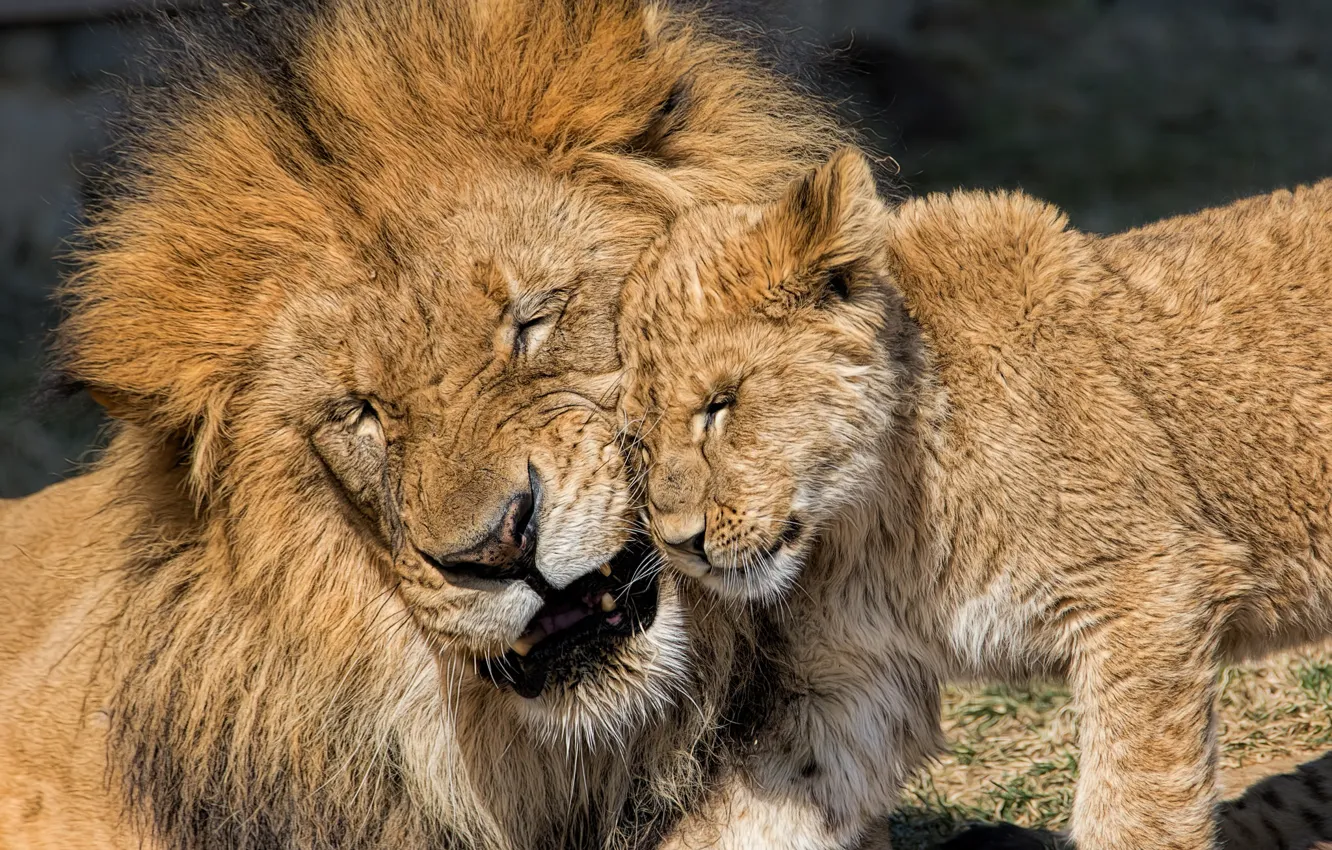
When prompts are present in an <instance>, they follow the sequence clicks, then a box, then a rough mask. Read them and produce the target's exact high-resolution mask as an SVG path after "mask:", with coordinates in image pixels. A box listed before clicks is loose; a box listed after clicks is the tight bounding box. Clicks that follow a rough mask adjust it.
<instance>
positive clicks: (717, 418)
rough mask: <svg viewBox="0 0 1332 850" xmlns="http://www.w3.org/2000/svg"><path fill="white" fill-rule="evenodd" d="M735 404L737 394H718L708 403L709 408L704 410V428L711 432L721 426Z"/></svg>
mask: <svg viewBox="0 0 1332 850" xmlns="http://www.w3.org/2000/svg"><path fill="white" fill-rule="evenodd" d="M734 404H735V393H731V392H725V393H717V394H716V395H714V396H713V397H712V400H711V401H709V402H708V406H707V407H706V408H704V409H703V416H704V419H703V428H704V430H708V431H711V430H712V429H714V428H718V427H720V426H721V424H722V421H723V420H724V419H725V418H726V414H727V412H728V411H729V410H730V409H731V406H732V405H734Z"/></svg>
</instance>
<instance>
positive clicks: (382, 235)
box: [60, 0, 837, 850]
mask: <svg viewBox="0 0 1332 850" xmlns="http://www.w3.org/2000/svg"><path fill="white" fill-rule="evenodd" d="M226 5H227V7H228V9H229V10H230V11H231V12H235V13H236V14H235V15H226V14H224V15H222V16H221V17H220V18H218V19H217V20H216V21H214V22H213V23H211V24H209V25H207V26H205V27H203V28H201V29H198V30H191V31H190V34H189V35H187V36H185V37H184V38H183V40H182V45H183V46H181V47H180V48H179V49H176V50H174V51H173V52H172V55H173V56H175V57H176V58H177V60H178V62H179V64H178V65H177V66H174V68H173V70H172V71H171V76H170V79H171V80H172V85H171V86H170V87H169V88H168V89H164V90H163V91H161V92H158V93H156V94H155V95H153V96H151V97H147V98H145V99H143V100H141V101H140V103H141V104H142V108H140V109H139V110H138V111H137V113H136V114H137V116H138V118H137V119H136V121H135V123H134V124H133V126H135V127H136V129H135V130H134V131H133V136H132V139H131V140H130V142H128V143H127V146H126V147H125V149H124V150H125V156H124V161H123V162H122V163H121V164H120V168H119V172H118V173H119V174H120V175H121V176H120V178H119V179H118V181H117V183H116V185H115V186H114V188H113V190H112V191H111V192H110V194H109V196H108V197H109V198H110V200H109V202H107V203H106V205H105V207H104V208H103V209H102V210H101V211H100V212H99V213H98V214H97V216H96V217H95V220H94V223H93V224H92V225H91V226H90V228H89V229H88V231H87V240H86V244H85V245H84V246H83V248H82V249H81V250H80V259H81V261H82V269H81V271H80V272H79V274H78V275H76V276H75V277H74V279H73V280H72V281H71V283H70V285H69V286H68V289H67V292H66V295H67V299H68V303H69V306H70V313H69V316H68V319H67V321H66V323H65V325H64V327H63V328H62V332H61V336H60V351H61V358H62V362H61V366H62V368H63V370H64V371H65V372H66V373H67V374H68V375H70V376H71V378H72V379H73V380H74V381H76V382H78V384H80V385H82V386H86V387H88V388H89V389H90V390H91V391H92V392H93V393H94V394H95V395H97V396H98V397H99V398H101V399H103V400H104V401H105V402H106V403H107V404H108V406H109V407H110V408H111V409H112V410H113V412H117V413H119V414H120V415H122V416H123V417H124V418H125V419H127V422H128V424H126V425H124V426H123V427H122V428H121V429H120V431H119V433H118V434H117V435H116V436H115V438H114V439H113V442H112V444H111V446H110V448H109V449H108V452H107V454H106V457H105V458H104V460H103V461H102V464H101V469H100V471H99V472H97V473H94V474H96V475H100V476H103V479H104V480H105V481H106V482H108V483H107V484H106V486H107V487H108V488H110V489H111V491H112V492H113V493H115V494H116V495H115V497H114V499H112V500H111V501H113V502H114V503H115V505H116V507H115V510H117V511H120V512H123V514H124V516H125V517H126V519H125V522H124V523H123V525H124V527H125V543H124V547H125V548H126V550H127V551H128V552H129V555H128V557H127V559H126V562H125V563H124V564H119V565H116V564H113V565H107V568H108V569H111V570H114V571H116V573H117V575H116V578H115V579H114V581H113V582H112V584H111V586H110V589H109V590H108V595H107V601H106V603H105V604H104V605H103V606H102V610H104V611H109V612H110V614H109V615H107V616H106V617H105V618H104V620H102V621H99V622H97V623H94V624H92V625H91V626H90V633H91V634H93V635H102V636H103V637H104V638H105V645H104V647H103V648H102V650H101V651H100V657H101V665H100V672H99V675H100V676H102V677H104V680H105V681H106V682H107V683H108V684H107V688H108V690H109V692H110V693H111V694H112V696H111V698H110V702H109V707H110V711H109V717H110V723H109V732H108V741H109V768H110V769H109V774H110V779H111V781H112V782H113V783H115V784H119V785H122V786H123V787H124V788H125V789H126V794H127V799H128V811H129V812H130V813H131V816H132V817H133V818H134V819H135V820H136V822H138V823H139V826H140V828H142V829H144V830H145V832H151V833H152V834H155V835H156V836H157V837H159V838H160V839H162V840H163V841H164V842H165V844H166V845H167V846H171V847H176V848H199V849H200V850H201V848H218V847H224V848H261V847H263V848H267V847H295V846H300V847H304V848H317V847H338V848H357V847H376V846H394V847H492V846H493V847H499V846H523V847H540V846H585V845H586V844H587V843H591V842H597V843H601V842H602V841H608V842H610V843H628V842H630V841H631V840H633V839H634V837H635V836H639V837H643V836H647V837H650V836H651V835H653V834H654V833H655V832H657V831H659V830H660V829H661V828H663V826H664V825H665V824H666V823H668V822H669V820H670V818H671V817H673V816H674V813H676V812H678V811H679V809H680V807H681V806H682V805H685V804H686V803H687V802H688V800H689V798H690V795H691V793H693V792H691V791H690V790H689V789H697V788H698V787H700V785H701V782H702V779H703V776H704V774H705V773H706V771H707V769H708V768H707V765H708V754H709V753H711V752H713V751H714V749H715V741H714V737H715V735H716V725H717V721H718V718H719V717H720V716H722V715H723V714H724V713H725V712H726V710H727V708H726V706H727V703H728V700H730V699H731V698H730V697H728V695H727V694H728V691H729V689H730V688H731V685H732V683H731V682H730V681H729V679H728V676H727V674H726V673H725V671H726V670H728V669H733V663H734V657H733V653H734V652H736V651H738V650H736V649H735V647H734V645H733V642H732V641H731V640H730V639H729V638H728V637H727V636H726V629H725V628H722V627H720V626H716V625H714V626H709V625H708V624H707V618H706V617H700V618H699V622H698V623H696V624H695V625H694V626H693V627H694V628H697V629H700V630H704V634H703V635H702V637H701V638H699V639H696V640H695V641H694V652H695V653H696V654H698V655H699V656H700V657H699V658H698V663H697V664H696V665H695V668H696V669H698V670H703V671H706V672H707V675H708V676H709V677H710V678H709V679H707V680H706V681H705V680H703V679H702V678H700V679H699V681H697V682H695V683H694V691H695V692H694V693H693V694H692V695H691V696H690V698H689V700H687V701H686V702H687V703H688V705H687V710H685V709H675V710H673V711H671V712H669V713H668V715H667V718H666V719H665V721H663V723H662V724H661V726H660V728H658V729H657V730H656V734H653V735H646V736H638V737H635V738H632V739H630V740H628V741H626V742H625V743H624V747H623V749H619V748H611V749H612V750H613V751H612V752H608V753H606V754H603V755H600V756H599V755H598V754H596V753H584V754H582V755H581V756H579V755H578V754H574V755H575V757H574V758H571V757H570V754H569V753H568V752H567V751H566V742H563V741H547V740H538V739H536V738H535V737H534V736H533V735H532V734H530V733H529V732H527V731H525V730H524V729H522V728H515V729H513V730H503V734H499V733H497V731H496V730H495V729H493V728H489V727H487V724H488V723H493V720H492V719H491V718H488V717H485V716H483V715H484V712H481V711H478V710H477V709H476V708H475V706H477V705H484V704H485V701H486V696H485V695H484V694H477V693H474V692H473V691H474V690H475V689H477V688H486V687H490V686H489V685H485V684H483V683H480V682H476V681H469V682H463V683H460V682H461V680H462V678H463V677H461V676H460V675H459V674H460V671H458V670H456V669H452V668H449V667H448V666H447V665H445V664H444V663H442V662H441V661H440V659H439V658H438V657H437V656H436V655H435V654H433V653H432V652H430V651H428V650H427V649H426V648H425V646H424V645H423V643H422V642H421V641H420V640H417V639H412V638H411V637H410V636H409V635H410V632H411V628H412V626H411V624H410V622H408V619H409V618H408V617H407V616H406V614H404V612H403V610H402V608H401V605H400V604H398V603H397V601H396V600H395V599H394V598H393V595H392V593H391V592H387V591H386V590H385V588H386V587H389V586H391V585H390V582H389V581H388V579H387V578H386V577H383V576H377V575H374V574H368V575H367V574H357V573H356V572H355V571H346V570H339V569H336V568H335V567H334V565H337V564H340V563H347V562H349V561H358V562H370V559H368V558H366V557H365V552H364V543H363V541H362V540H361V539H360V538H359V537H358V536H357V534H356V533H355V532H354V531H353V530H352V528H351V526H350V525H349V524H348V521H347V518H346V517H345V516H343V515H341V514H330V513H328V512H327V511H325V510H323V509H322V508H320V507H318V505H319V503H318V502H317V501H311V500H310V499H309V498H307V496H308V494H309V493H310V492H311V491H312V490H313V489H314V488H317V487H319V486H322V485H321V483H320V482H319V481H316V480H313V479H312V478H310V477H309V475H308V474H307V473H304V472H301V469H303V467H298V466H297V465H296V464H294V463H286V462H284V461H282V460H281V459H280V458H278V457H275V455H274V453H273V452H271V451H270V452H265V451H261V450H260V448H259V447H260V446H262V445H263V444H264V443H265V441H266V440H268V439H269V438H270V436H271V435H269V434H265V433H262V432H259V431H258V430H257V428H256V426H254V425H253V424H252V423H249V422H247V421H246V419H245V417H244V416H243V415H240V413H239V412H238V410H237V408H236V406H235V401H234V400H235V398H236V396H237V392H238V389H239V388H240V384H241V383H242V382H244V381H245V380H247V377H246V376H247V375H249V374H251V372H250V369H251V367H252V366H253V365H254V363H255V362H256V360H259V359H262V358H263V357H264V356H265V355H264V352H263V348H262V345H261V344H260V342H259V339H258V337H259V335H260V330H259V329H260V328H262V327H263V326H264V324H265V322H266V321H267V320H268V318H269V317H270V316H271V315H272V314H273V313H274V312H275V311H276V310H277V306H276V304H275V303H274V299H275V296H274V294H273V282H274V281H281V280H283V279H285V278H288V277H290V276H292V275H293V274H296V275H299V276H301V277H302V278H304V279H307V280H319V279H322V278H323V277H325V276H327V277H330V278H333V277H336V276H337V275H339V274H341V273H342V272H343V271H344V270H345V267H346V265H347V264H348V263H351V262H353V261H355V260H356V259H357V256H358V253H359V254H365V255H375V256H381V255H393V254H395V253H405V252H410V251H411V249H412V246H413V245H414V244H418V243H419V242H420V241H421V240H423V239H426V238H428V232H429V229H430V224H431V222H430V221H428V220H423V219H422V217H421V215H420V214H419V213H418V212H417V211H416V210H418V209H423V208H432V209H433V208H442V209H447V206H448V205H447V204H442V205H440V204H437V203H435V202H436V201H438V199H439V198H441V197H447V196H448V195H450V194H451V193H453V192H455V191H456V187H458V186H460V185H465V184H466V181H467V178H468V175H469V174H470V173H471V172H472V171H473V170H474V169H476V167H477V166H478V164H486V165H487V166H493V165H494V163H496V162H501V163H503V162H511V163H513V165H514V167H516V168H536V169H563V170H566V171H568V170H576V169H580V168H581V169H601V170H602V171H603V172H604V174H605V176H606V180H608V181H620V182H621V183H624V184H629V185H634V186H638V187H640V189H639V191H640V193H641V196H642V198H643V200H642V203H643V204H645V205H650V206H652V207H653V208H655V209H660V210H662V211H663V214H664V211H665V210H667V209H669V208H670V207H671V206H672V205H678V204H681V203H686V202H688V200H689V199H690V198H692V197H697V198H705V199H706V198H716V199H726V200H747V199H753V198H756V197H757V196H761V195H762V194H763V193H765V192H767V191H768V190H769V189H770V188H771V187H775V186H780V185H782V183H784V182H785V180H786V179H788V178H789V177H790V176H792V175H793V174H794V173H796V172H797V171H798V170H799V169H802V168H803V167H804V166H805V165H806V164H808V163H809V162H811V161H813V160H814V159H815V158H817V157H818V156H819V155H821V153H822V152H823V151H824V150H826V149H827V148H828V146H829V143H830V142H831V141H832V140H834V139H835V137H836V136H837V133H836V131H835V130H833V129H832V127H831V125H830V124H829V123H828V122H827V121H826V120H825V119H824V118H823V117H822V115H821V114H820V113H818V112H817V111H816V110H813V109H811V108H810V107H809V106H808V104H807V103H806V102H805V101H804V100H803V99H802V98H801V97H799V96H797V95H794V94H792V93H791V92H790V91H789V90H788V89H787V88H786V87H784V86H783V85H780V84H778V83H776V82H774V79H775V78H773V77H771V76H770V75H767V74H765V73H763V72H760V71H758V70H756V66H755V64H754V62H753V59H752V57H751V56H750V55H749V54H747V53H746V52H744V51H742V50H738V49H736V48H734V47H732V46H729V45H728V44H727V43H725V42H724V41H721V40H718V39H716V38H714V37H713V36H711V35H709V34H708V30H707V28H706V26H705V25H704V23H703V21H702V20H701V19H700V18H698V17H696V16H694V15H692V14H683V13H678V12H672V11H670V10H667V9H665V8H662V7H657V6H649V7H647V8H646V9H645V8H643V7H641V6H640V5H639V4H638V3H634V2H628V0H597V2H587V3H566V2H563V0H493V1H492V2H479V1H478V2H453V0H401V2H395V3H385V2H381V0H336V1H335V2H329V3H322V4H313V3H307V2H299V3H294V4H285V5H283V4H278V3H276V2H261V1H260V0H252V2H248V3H233V4H226ZM280 5H281V6H282V8H281V9H277V8H276V7H279V6H280ZM200 33H202V35H200ZM182 68H183V69H184V70H183V71H182ZM426 200H429V201H431V203H424V201H426ZM390 259H392V258H391V257H390ZM277 297H278V298H279V299H280V297H281V296H280V295H279V296H277ZM277 436H278V437H284V438H285V437H290V435H282V434H279V435H277ZM131 494H132V495H131ZM363 572H368V571H363ZM709 628H711V629H713V631H712V632H706V630H707V629H709ZM709 654H712V655H713V657H709ZM441 683H444V686H443V687H441ZM469 697H471V698H469ZM571 765H572V767H571ZM625 765H632V766H633V768H632V769H631V770H627V771H626V770H625ZM608 822H609V823H608ZM608 836H609V837H608Z"/></svg>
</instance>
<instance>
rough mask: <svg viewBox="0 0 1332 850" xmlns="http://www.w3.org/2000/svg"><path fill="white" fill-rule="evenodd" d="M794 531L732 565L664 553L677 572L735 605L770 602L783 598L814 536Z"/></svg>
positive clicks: (796, 526) (801, 528)
mask: <svg viewBox="0 0 1332 850" xmlns="http://www.w3.org/2000/svg"><path fill="white" fill-rule="evenodd" d="M788 527H789V528H791V529H793V532H792V533H791V534H789V535H786V536H784V537H783V538H782V539H779V540H778V541H777V542H776V543H775V544H773V546H772V547H771V548H770V549H768V551H766V552H761V553H753V554H751V555H747V556H745V557H741V558H737V559H736V561H735V563H734V564H729V565H720V564H711V563H709V562H707V561H705V560H703V559H702V558H699V557H696V556H694V555H691V554H689V553H685V552H678V551H667V552H663V555H664V557H665V558H666V560H667V562H668V563H669V564H670V565H671V566H672V567H673V568H674V570H675V571H676V572H679V573H683V574H684V575H685V576H688V577H689V578H690V579H692V580H694V581H697V582H698V583H699V584H700V585H702V586H703V587H704V588H705V589H707V590H708V591H710V592H712V593H714V594H716V595H718V596H720V597H722V598H724V599H732V600H735V601H738V602H746V603H751V602H758V603H767V602H773V601H775V600H777V599H779V598H781V597H782V596H783V595H785V594H786V593H787V592H788V591H789V590H790V589H791V588H792V587H793V586H794V585H795V583H796V580H797V579H798V578H799V577H800V571H801V570H802V569H803V567H804V564H805V558H806V557H807V556H808V554H809V549H810V541H811V539H812V537H813V535H811V534H810V533H809V532H808V530H807V529H806V527H805V526H803V525H801V524H799V523H793V524H791V525H790V526H788Z"/></svg>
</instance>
